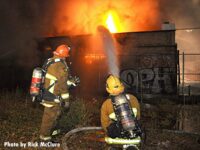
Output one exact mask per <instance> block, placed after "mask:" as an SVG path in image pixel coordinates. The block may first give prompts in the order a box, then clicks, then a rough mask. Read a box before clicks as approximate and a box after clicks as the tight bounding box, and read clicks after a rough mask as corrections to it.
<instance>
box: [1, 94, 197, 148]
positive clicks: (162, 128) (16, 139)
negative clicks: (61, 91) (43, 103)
mask: <svg viewBox="0 0 200 150" xmlns="http://www.w3.org/2000/svg"><path fill="white" fill-rule="evenodd" d="M11 97H12V95H11ZM4 98H5V97H4ZM141 108H142V120H141V124H142V125H143V128H144V129H145V133H146V139H145V140H144V143H143V145H142V149H144V150H198V149H199V148H200V117H199V116H200V114H199V113H200V111H199V110H200V106H199V105H195V106H192V105H187V106H182V105H175V104H162V105H156V104H155V105H149V104H143V105H142V106H141ZM42 113H43V109H41V107H40V106H37V107H33V106H32V104H31V103H29V100H14V101H7V100H6V101H5V100H2V99H1V100H0V122H1V123H0V137H1V138H0V149H2V150H7V149H8V150H10V149H22V147H19V146H18V147H7V146H5V142H10V143H18V144H20V142H23V143H26V144H27V143H28V142H31V143H32V144H34V143H37V142H39V141H38V135H39V128H40V123H41V117H42ZM95 116H96V117H97V118H95V119H92V120H97V119H98V118H99V116H98V113H97V114H95ZM93 122H94V121H93ZM83 126H86V125H83ZM93 126H95V123H93ZM96 126H99V125H98V124H97V125H96ZM79 127H80V125H79ZM75 128H76V127H75ZM65 133H67V132H65ZM65 133H63V134H62V135H60V136H59V137H57V142H58V144H60V145H59V146H57V147H53V146H51V147H42V148H41V147H38V146H35V147H34V146H31V147H29V148H25V149H30V150H32V149H34V150H37V149H39V150H41V149H44V150H46V149H56V150H60V149H62V146H63V145H62V144H63V141H62V140H63V138H64V135H65ZM104 136H105V135H104V134H103V133H102V132H99V131H90V132H79V133H77V134H73V135H72V136H70V137H69V138H68V139H67V140H66V141H65V142H64V143H65V144H66V145H67V146H68V148H69V150H104V149H105V150H107V149H109V147H110V145H107V144H106V143H105V142H104V141H103V138H104Z"/></svg>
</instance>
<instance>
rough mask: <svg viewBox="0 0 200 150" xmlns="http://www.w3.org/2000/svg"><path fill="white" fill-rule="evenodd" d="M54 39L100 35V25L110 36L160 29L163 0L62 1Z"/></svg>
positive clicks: (58, 4)
mask: <svg viewBox="0 0 200 150" xmlns="http://www.w3.org/2000/svg"><path fill="white" fill-rule="evenodd" d="M54 16H55V17H54V18H55V19H54V24H53V27H54V28H53V30H52V32H53V35H54V36H58V35H69V34H70V35H77V34H91V33H95V32H96V28H97V27H98V26H99V25H103V26H105V27H107V28H108V29H109V30H110V32H112V33H118V32H134V31H147V30H157V29H160V26H161V19H160V9H159V0H154V1H150V0H142V1H141V0H106V1H103V0H102V1H95V0H87V1H83V0H76V1H66V0H60V1H59V2H58V3H56V8H55V12H54Z"/></svg>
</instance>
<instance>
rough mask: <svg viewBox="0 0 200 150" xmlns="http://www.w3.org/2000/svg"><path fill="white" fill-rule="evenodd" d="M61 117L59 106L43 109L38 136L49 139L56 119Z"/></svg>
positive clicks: (56, 121)
mask: <svg viewBox="0 0 200 150" xmlns="http://www.w3.org/2000/svg"><path fill="white" fill-rule="evenodd" d="M60 115H61V106H60V105H59V104H57V105H55V106H53V107H44V113H43V118H42V124H41V129H40V135H41V136H45V137H51V135H52V132H53V130H54V129H55V128H56V125H57V123H58V119H59V117H60Z"/></svg>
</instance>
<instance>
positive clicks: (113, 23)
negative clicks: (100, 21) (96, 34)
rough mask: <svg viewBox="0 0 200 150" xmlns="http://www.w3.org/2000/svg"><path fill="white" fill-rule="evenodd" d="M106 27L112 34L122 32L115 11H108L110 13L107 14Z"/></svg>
mask: <svg viewBox="0 0 200 150" xmlns="http://www.w3.org/2000/svg"><path fill="white" fill-rule="evenodd" d="M105 26H106V27H107V28H108V29H109V31H110V32H111V33H116V32H120V31H121V25H120V21H119V17H118V15H117V13H116V12H115V11H113V10H112V11H108V13H107V14H106V19H105Z"/></svg>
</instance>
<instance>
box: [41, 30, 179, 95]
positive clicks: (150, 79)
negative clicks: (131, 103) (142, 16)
mask: <svg viewBox="0 0 200 150" xmlns="http://www.w3.org/2000/svg"><path fill="white" fill-rule="evenodd" d="M112 38H113V39H114V40H113V41H109V42H108V40H109V39H106V40H105V39H104V41H103V44H102V39H101V37H100V36H98V35H78V36H63V37H49V38H46V39H44V40H43V41H42V42H41V43H40V45H43V48H44V47H52V49H54V48H55V47H56V46H57V45H58V44H61V43H67V44H69V45H70V46H71V47H72V57H71V61H72V65H71V67H72V70H73V73H74V74H77V75H78V76H80V79H81V86H80V87H79V88H78V93H79V94H80V95H82V96H92V95H99V96H100V95H102V94H104V93H105V79H106V77H107V75H108V74H109V73H116V74H118V75H119V76H120V77H121V79H122V80H123V82H124V84H125V86H126V89H127V91H128V92H130V93H133V94H136V95H138V96H139V97H140V96H141V94H142V96H143V97H148V96H155V95H163V94H165V95H171V94H176V93H177V66H178V51H177V45H176V43H175V30H174V29H170V30H159V31H146V32H125V33H114V34H112ZM106 41H107V42H108V43H107V44H109V43H110V42H113V43H114V45H115V48H116V49H115V52H114V53H110V54H109V53H106V52H105V49H106V48H105V45H106V44H105V42H106ZM107 47H108V49H107V50H110V49H112V46H110V45H107ZM41 48H42V47H41ZM42 51H43V54H44V55H45V56H44V57H46V56H47V55H48V53H50V51H44V50H42ZM111 55H115V56H111ZM109 59H110V60H109ZM115 59H116V60H117V61H115ZM111 63H115V64H111ZM114 68H117V69H114ZM113 69H114V70H115V71H113ZM116 70H117V71H116Z"/></svg>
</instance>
